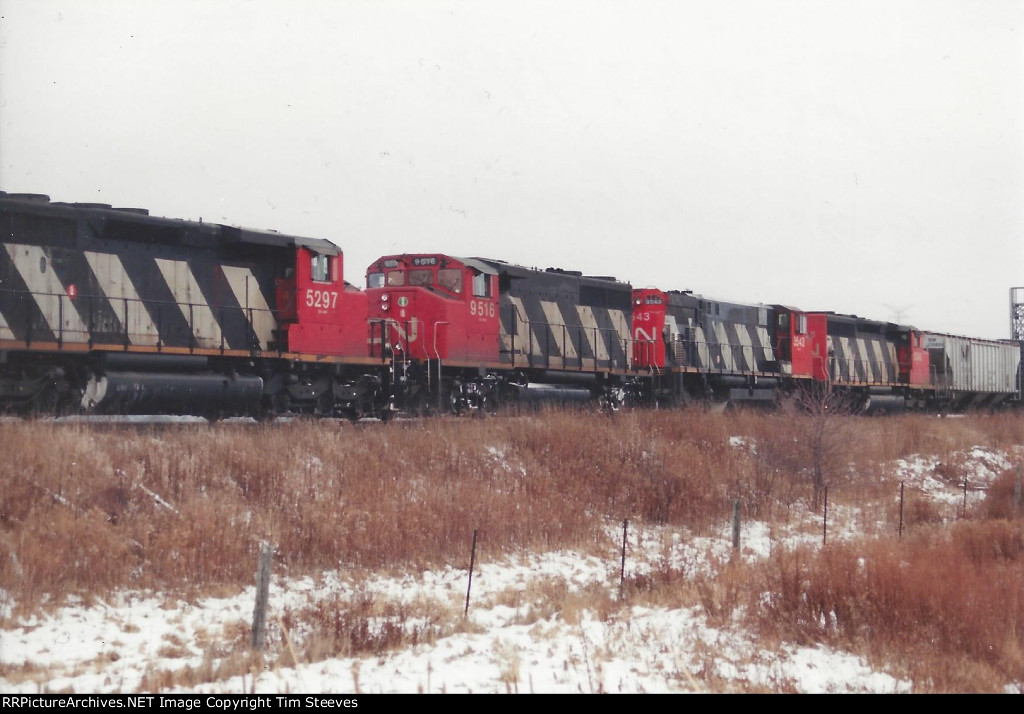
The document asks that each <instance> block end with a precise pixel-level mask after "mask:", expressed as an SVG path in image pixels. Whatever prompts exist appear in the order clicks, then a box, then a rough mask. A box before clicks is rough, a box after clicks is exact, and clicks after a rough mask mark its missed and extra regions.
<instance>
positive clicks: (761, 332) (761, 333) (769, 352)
mask: <svg viewBox="0 0 1024 714" xmlns="http://www.w3.org/2000/svg"><path fill="white" fill-rule="evenodd" d="M757 339H758V341H759V342H760V344H761V347H762V348H763V349H764V361H765V362H772V361H773V360H774V359H775V349H774V348H773V347H772V341H771V338H770V337H768V328H767V327H760V326H759V327H758V328H757ZM755 368H756V365H755Z"/></svg>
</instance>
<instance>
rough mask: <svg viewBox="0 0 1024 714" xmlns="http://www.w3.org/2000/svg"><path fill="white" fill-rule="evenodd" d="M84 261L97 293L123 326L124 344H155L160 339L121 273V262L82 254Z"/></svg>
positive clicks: (112, 257)
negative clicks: (97, 284)
mask: <svg viewBox="0 0 1024 714" xmlns="http://www.w3.org/2000/svg"><path fill="white" fill-rule="evenodd" d="M85 259H86V261H87V262H88V263H89V267H90V268H92V272H93V273H94V274H95V275H96V280H97V282H98V283H99V286H100V290H102V291H103V294H104V296H105V297H106V298H107V299H108V300H109V301H110V307H111V309H112V310H113V312H114V314H115V315H117V317H118V319H119V320H121V321H122V322H124V325H123V328H124V329H125V331H126V332H127V335H128V341H129V342H131V343H132V344H134V345H155V344H157V343H158V342H159V340H160V335H159V333H158V331H157V329H156V325H155V324H153V319H152V318H151V317H150V315H149V311H148V310H146V307H145V305H144V304H143V303H142V300H141V299H140V298H139V293H138V291H136V289H135V285H134V284H133V283H132V281H131V278H129V277H128V273H126V272H125V269H124V265H123V264H122V263H121V258H120V257H119V256H117V255H115V254H113V253H93V252H90V251H86V253H85Z"/></svg>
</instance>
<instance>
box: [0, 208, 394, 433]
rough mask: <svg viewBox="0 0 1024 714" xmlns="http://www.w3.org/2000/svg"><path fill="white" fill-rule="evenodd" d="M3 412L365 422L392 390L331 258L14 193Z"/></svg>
mask: <svg viewBox="0 0 1024 714" xmlns="http://www.w3.org/2000/svg"><path fill="white" fill-rule="evenodd" d="M0 233H2V236H3V249H2V250H0V408H3V409H4V410H6V411H12V412H28V411H31V412H41V413H50V412H67V411H78V410H84V411H86V412H94V413H190V414H200V415H209V416H219V415H231V414H255V413H287V412H299V413H311V414H319V415H325V416H328V415H329V416H334V415H357V414H360V413H363V412H365V411H368V410H371V409H372V408H373V405H374V404H376V403H377V402H379V401H380V400H381V397H380V392H381V390H382V389H384V388H386V387H384V386H382V385H381V383H380V374H379V372H380V370H379V366H380V365H379V364H378V363H376V362H375V361H374V360H373V359H371V357H370V356H369V354H368V351H367V349H366V344H367V337H366V319H365V315H366V295H365V294H364V293H363V292H362V291H360V290H357V289H356V288H354V287H353V286H351V285H349V284H347V283H346V282H345V281H344V279H343V272H342V271H343V262H342V261H343V256H342V252H341V251H340V249H339V248H338V247H337V246H336V245H334V244H333V243H331V242H329V241H327V240H322V239H317V238H304V237H299V236H289V235H284V234H280V233H276V232H273V231H256V230H249V229H242V228H236V227H232V226H226V225H220V224H216V223H204V222H203V221H198V222H195V221H184V220H175V219H167V218H159V217H154V216H150V215H149V213H148V211H146V210H144V209H132V208H114V207H112V206H110V205H106V204H83V203H73V204H68V203H60V202H54V201H50V200H49V198H48V197H47V196H44V195H35V194H0Z"/></svg>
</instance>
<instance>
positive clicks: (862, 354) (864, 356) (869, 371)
mask: <svg viewBox="0 0 1024 714" xmlns="http://www.w3.org/2000/svg"><path fill="white" fill-rule="evenodd" d="M856 349H857V359H858V360H859V361H860V363H861V364H862V365H864V380H865V381H867V382H873V381H874V380H875V369H874V364H872V362H871V360H870V359H868V345H867V340H865V339H864V338H863V337H858V338H857V341H856Z"/></svg>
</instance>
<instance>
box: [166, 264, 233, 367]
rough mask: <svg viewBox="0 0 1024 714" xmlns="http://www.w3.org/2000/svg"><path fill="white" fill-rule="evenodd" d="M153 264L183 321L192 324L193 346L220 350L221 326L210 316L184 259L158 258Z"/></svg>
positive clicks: (208, 309)
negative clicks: (158, 270)
mask: <svg viewBox="0 0 1024 714" xmlns="http://www.w3.org/2000/svg"><path fill="white" fill-rule="evenodd" d="M156 265H157V267H158V268H159V269H160V273H161V274H162V275H163V276H164V281H165V282H166V283H167V287H169V288H170V289H171V292H172V293H173V294H174V300H175V302H177V303H178V307H179V308H180V309H181V314H182V315H183V316H184V317H185V321H186V322H190V323H191V327H192V334H193V335H194V336H195V340H196V345H197V346H199V347H204V348H207V349H217V348H219V347H220V346H221V331H220V325H219V324H217V320H216V319H215V318H214V316H213V310H211V309H210V306H209V305H208V304H207V303H206V298H204V297H203V291H202V290H200V289H199V283H198V282H197V281H196V276H195V275H193V273H192V269H191V268H190V267H189V265H188V263H186V262H185V261H183V260H164V259H161V258H157V259H156ZM190 306H191V310H190ZM190 313H191V314H190Z"/></svg>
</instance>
